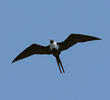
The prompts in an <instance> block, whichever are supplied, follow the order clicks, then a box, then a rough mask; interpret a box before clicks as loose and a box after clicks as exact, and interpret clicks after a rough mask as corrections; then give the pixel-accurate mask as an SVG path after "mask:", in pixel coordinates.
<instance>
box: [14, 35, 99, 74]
mask: <svg viewBox="0 0 110 100" xmlns="http://www.w3.org/2000/svg"><path fill="white" fill-rule="evenodd" d="M92 40H101V39H100V38H97V37H94V36H88V35H82V34H73V33H72V34H70V35H69V36H68V37H67V38H66V39H65V40H64V41H63V42H55V41H54V40H50V45H48V46H41V45H38V44H32V45H31V46H29V47H28V48H26V49H25V50H24V51H23V52H21V53H20V54H19V55H18V56H17V57H16V58H15V59H14V60H13V61H12V63H14V62H15V61H18V60H21V59H24V58H26V57H29V56H31V55H34V54H48V55H50V54H52V55H53V56H54V57H55V58H56V61H57V64H58V67H59V70H60V73H64V72H65V71H64V68H63V65H62V62H61V60H60V57H59V55H60V53H61V52H62V51H64V50H66V49H68V48H70V47H71V46H73V45H75V44H76V43H80V42H87V41H92Z"/></svg>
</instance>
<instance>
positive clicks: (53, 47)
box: [50, 41, 59, 50]
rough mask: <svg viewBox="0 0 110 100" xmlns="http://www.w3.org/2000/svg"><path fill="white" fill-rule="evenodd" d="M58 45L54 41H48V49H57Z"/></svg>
mask: <svg viewBox="0 0 110 100" xmlns="http://www.w3.org/2000/svg"><path fill="white" fill-rule="evenodd" d="M58 48H59V45H58V44H57V43H56V42H55V41H54V42H53V43H50V49H51V50H52V49H57V50H58Z"/></svg>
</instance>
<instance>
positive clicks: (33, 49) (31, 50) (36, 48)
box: [12, 44, 51, 63]
mask: <svg viewBox="0 0 110 100" xmlns="http://www.w3.org/2000/svg"><path fill="white" fill-rule="evenodd" d="M33 54H51V50H50V46H40V45H38V44H32V45H31V46H29V47H28V48H26V49H25V50H24V51H23V52H21V53H20V54H19V55H18V56H17V57H16V58H15V59H14V60H13V61H12V63H14V62H15V61H18V60H21V59H24V58H26V57H29V56H31V55H33Z"/></svg>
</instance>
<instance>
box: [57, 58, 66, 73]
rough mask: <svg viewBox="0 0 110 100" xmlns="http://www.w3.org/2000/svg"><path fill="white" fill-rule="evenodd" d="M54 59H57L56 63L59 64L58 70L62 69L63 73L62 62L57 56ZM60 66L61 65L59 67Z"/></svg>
mask: <svg viewBox="0 0 110 100" xmlns="http://www.w3.org/2000/svg"><path fill="white" fill-rule="evenodd" d="M56 60H57V64H58V66H59V70H60V72H61V73H62V71H63V73H64V72H65V71H64V68H63V65H62V62H61V60H60V58H59V56H57V57H56ZM60 66H61V67H60ZM61 68H62V71H61Z"/></svg>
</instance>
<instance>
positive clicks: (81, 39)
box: [58, 34, 101, 50]
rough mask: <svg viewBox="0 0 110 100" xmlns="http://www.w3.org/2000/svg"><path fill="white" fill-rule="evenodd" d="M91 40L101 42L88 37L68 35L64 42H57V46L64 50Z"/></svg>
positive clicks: (95, 38)
mask: <svg viewBox="0 0 110 100" xmlns="http://www.w3.org/2000/svg"><path fill="white" fill-rule="evenodd" d="M92 40H101V39H100V38H97V37H93V36H88V35H81V34H70V35H69V36H68V38H67V39H66V40H64V41H63V42H59V43H58V44H59V46H60V50H65V49H68V48H69V47H71V46H73V45H74V44H76V43H78V42H87V41H92Z"/></svg>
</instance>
